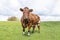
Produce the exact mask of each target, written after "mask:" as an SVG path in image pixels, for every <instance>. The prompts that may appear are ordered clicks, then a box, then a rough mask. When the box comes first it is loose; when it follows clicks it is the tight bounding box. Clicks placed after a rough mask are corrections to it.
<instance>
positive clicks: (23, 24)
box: [22, 24, 25, 35]
mask: <svg viewBox="0 0 60 40" xmlns="http://www.w3.org/2000/svg"><path fill="white" fill-rule="evenodd" d="M22 27H23V35H25V25H24V24H22Z"/></svg>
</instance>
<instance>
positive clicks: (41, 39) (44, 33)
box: [0, 22, 60, 40]
mask: <svg viewBox="0 0 60 40" xmlns="http://www.w3.org/2000/svg"><path fill="white" fill-rule="evenodd" d="M31 30H32V29H31ZM37 30H38V29H37V28H36V29H35V33H31V36H30V37H28V36H27V35H25V36H24V35H22V27H21V23H20V22H0V40H60V22H41V30H40V31H41V32H40V33H38V31H37ZM26 33H27V29H26Z"/></svg>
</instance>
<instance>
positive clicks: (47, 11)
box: [0, 0, 60, 21]
mask: <svg viewBox="0 0 60 40" xmlns="http://www.w3.org/2000/svg"><path fill="white" fill-rule="evenodd" d="M25 6H27V7H29V8H32V9H33V10H34V11H33V12H34V13H36V14H43V20H44V18H45V15H47V17H46V18H45V19H46V20H47V21H48V20H50V19H51V18H52V19H53V20H54V19H56V20H60V17H55V16H60V0H57V1H56V0H0V15H7V16H17V17H18V18H21V16H22V13H21V12H20V11H19V8H21V7H22V8H23V7H25ZM53 16H54V17H53ZM1 18H2V17H1ZM3 18H4V17H3Z"/></svg>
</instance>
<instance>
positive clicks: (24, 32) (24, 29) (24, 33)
mask: <svg viewBox="0 0 60 40" xmlns="http://www.w3.org/2000/svg"><path fill="white" fill-rule="evenodd" d="M23 35H25V28H24V27H23Z"/></svg>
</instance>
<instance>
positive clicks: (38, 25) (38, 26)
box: [37, 21, 40, 33]
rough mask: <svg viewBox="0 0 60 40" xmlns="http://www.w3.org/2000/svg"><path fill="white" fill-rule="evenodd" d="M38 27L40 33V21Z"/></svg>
mask: <svg viewBox="0 0 60 40" xmlns="http://www.w3.org/2000/svg"><path fill="white" fill-rule="evenodd" d="M37 26H38V32H39V33H40V21H39V22H38V24H37Z"/></svg>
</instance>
